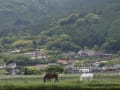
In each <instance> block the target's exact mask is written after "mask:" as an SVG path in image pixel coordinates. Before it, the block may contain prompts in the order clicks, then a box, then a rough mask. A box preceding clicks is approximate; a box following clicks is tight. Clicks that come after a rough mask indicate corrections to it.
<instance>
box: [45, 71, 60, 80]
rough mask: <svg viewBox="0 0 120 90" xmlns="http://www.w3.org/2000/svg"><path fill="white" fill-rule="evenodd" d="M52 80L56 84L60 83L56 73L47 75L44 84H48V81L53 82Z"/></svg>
mask: <svg viewBox="0 0 120 90" xmlns="http://www.w3.org/2000/svg"><path fill="white" fill-rule="evenodd" d="M51 79H55V82H58V74H56V73H47V74H45V76H44V82H46V81H50V82H51Z"/></svg>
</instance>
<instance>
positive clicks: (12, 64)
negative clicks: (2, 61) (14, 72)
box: [6, 63, 17, 69]
mask: <svg viewBox="0 0 120 90" xmlns="http://www.w3.org/2000/svg"><path fill="white" fill-rule="evenodd" d="M6 67H7V68H12V69H13V68H16V67H17V65H16V63H9V64H8V65H7V66H6Z"/></svg>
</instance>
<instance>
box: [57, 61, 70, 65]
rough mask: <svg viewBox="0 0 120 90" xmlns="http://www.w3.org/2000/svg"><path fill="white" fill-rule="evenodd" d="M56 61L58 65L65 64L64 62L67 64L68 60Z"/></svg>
mask: <svg viewBox="0 0 120 90" xmlns="http://www.w3.org/2000/svg"><path fill="white" fill-rule="evenodd" d="M57 63H58V64H60V65H66V64H68V61H67V60H57Z"/></svg>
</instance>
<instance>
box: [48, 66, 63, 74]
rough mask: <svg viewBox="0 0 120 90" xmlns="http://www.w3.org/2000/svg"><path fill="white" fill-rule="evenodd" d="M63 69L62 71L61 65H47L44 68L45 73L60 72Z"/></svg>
mask: <svg viewBox="0 0 120 90" xmlns="http://www.w3.org/2000/svg"><path fill="white" fill-rule="evenodd" d="M63 71H64V69H63V67H61V66H49V67H48V68H47V69H46V72H47V73H62V72H63Z"/></svg>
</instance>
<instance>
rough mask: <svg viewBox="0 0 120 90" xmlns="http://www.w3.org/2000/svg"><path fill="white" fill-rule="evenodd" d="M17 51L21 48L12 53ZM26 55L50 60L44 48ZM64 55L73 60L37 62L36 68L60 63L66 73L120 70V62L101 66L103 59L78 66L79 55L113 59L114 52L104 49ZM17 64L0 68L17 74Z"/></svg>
mask: <svg viewBox="0 0 120 90" xmlns="http://www.w3.org/2000/svg"><path fill="white" fill-rule="evenodd" d="M15 52H17V53H18V52H20V50H15V51H12V53H15ZM23 54H24V55H26V56H29V57H31V58H32V59H40V60H46V61H47V60H48V56H47V55H46V54H45V52H44V50H42V49H37V50H36V51H31V52H26V53H23ZM63 56H66V57H70V58H69V59H71V60H57V61H56V63H48V64H36V65H35V68H36V69H37V70H41V71H43V70H45V69H46V68H47V67H49V66H52V65H60V66H62V67H63V68H64V70H65V72H66V73H81V72H88V70H89V72H91V71H94V72H104V71H120V64H115V65H113V66H111V67H107V66H106V67H100V63H101V62H102V61H98V62H96V61H91V60H86V61H84V63H83V64H82V65H80V66H77V65H76V63H79V60H77V59H76V58H77V57H84V58H89V57H98V58H100V59H101V60H103V61H104V60H106V61H108V60H110V59H112V54H106V53H104V52H102V51H94V50H80V51H78V52H77V53H75V52H72V51H71V52H67V53H63ZM16 67H17V66H16V64H15V63H10V64H8V65H3V64H1V65H0V69H2V68H11V69H12V71H11V74H12V75H15V74H16V72H19V70H18V69H16Z"/></svg>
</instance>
